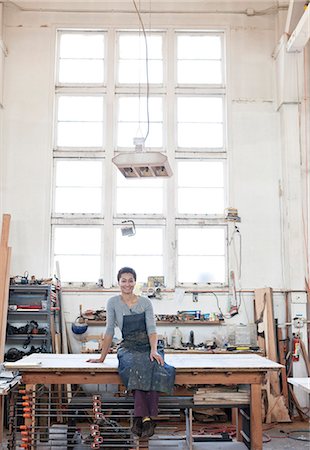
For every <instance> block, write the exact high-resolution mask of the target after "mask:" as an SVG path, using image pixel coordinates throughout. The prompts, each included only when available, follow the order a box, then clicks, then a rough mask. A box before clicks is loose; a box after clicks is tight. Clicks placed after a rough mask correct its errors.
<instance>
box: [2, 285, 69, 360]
mask: <svg viewBox="0 0 310 450" xmlns="http://www.w3.org/2000/svg"><path fill="white" fill-rule="evenodd" d="M59 311H60V307H59V302H58V293H57V289H56V286H54V285H28V284H25V285H11V286H10V288H9V303H8V315H7V318H8V324H7V330H6V342H5V359H6V360H7V361H9V360H12V358H16V359H19V357H22V356H24V354H30V353H34V352H36V353H37V352H38V353H41V352H47V353H53V352H57V349H58V348H59V346H60V337H61V335H60V332H59ZM10 349H11V350H10ZM16 359H15V360H16Z"/></svg>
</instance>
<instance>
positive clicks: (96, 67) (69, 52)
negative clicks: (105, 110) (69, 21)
mask: <svg viewBox="0 0 310 450" xmlns="http://www.w3.org/2000/svg"><path fill="white" fill-rule="evenodd" d="M58 80H59V81H60V82H61V83H103V81H104V34H103V33H98V32H88V33H87V32H83V33H73V32H70V33H62V34H61V36H60V48H59V75H58Z"/></svg>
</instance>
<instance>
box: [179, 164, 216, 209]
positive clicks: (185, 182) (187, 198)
mask: <svg viewBox="0 0 310 450" xmlns="http://www.w3.org/2000/svg"><path fill="white" fill-rule="evenodd" d="M224 194H225V193H224V165H223V162H221V161H180V162H179V163H178V212H179V213H181V214H224V209H225V203H224V199H225V197H224Z"/></svg>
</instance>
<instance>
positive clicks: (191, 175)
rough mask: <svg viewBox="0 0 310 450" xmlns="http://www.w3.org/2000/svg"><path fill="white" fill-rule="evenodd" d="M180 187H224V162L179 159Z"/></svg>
mask: <svg viewBox="0 0 310 450" xmlns="http://www.w3.org/2000/svg"><path fill="white" fill-rule="evenodd" d="M178 186H179V187H223V186H224V164H223V162H222V161H201V160H199V161H179V162H178Z"/></svg>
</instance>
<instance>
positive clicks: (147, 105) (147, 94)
mask: <svg viewBox="0 0 310 450" xmlns="http://www.w3.org/2000/svg"><path fill="white" fill-rule="evenodd" d="M132 3H133V5H134V7H135V10H136V12H137V14H138V17H139V22H140V24H141V28H142V32H143V36H144V43H145V73H146V119H147V130H146V134H145V136H144V137H143V138H144V142H145V141H146V139H147V137H148V135H149V132H150V112H149V97H150V82H149V52H148V43H147V36H146V31H145V27H144V23H143V20H142V17H141V14H140V11H139V8H138V7H137V4H136V2H135V0H132ZM139 98H140V94H139Z"/></svg>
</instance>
